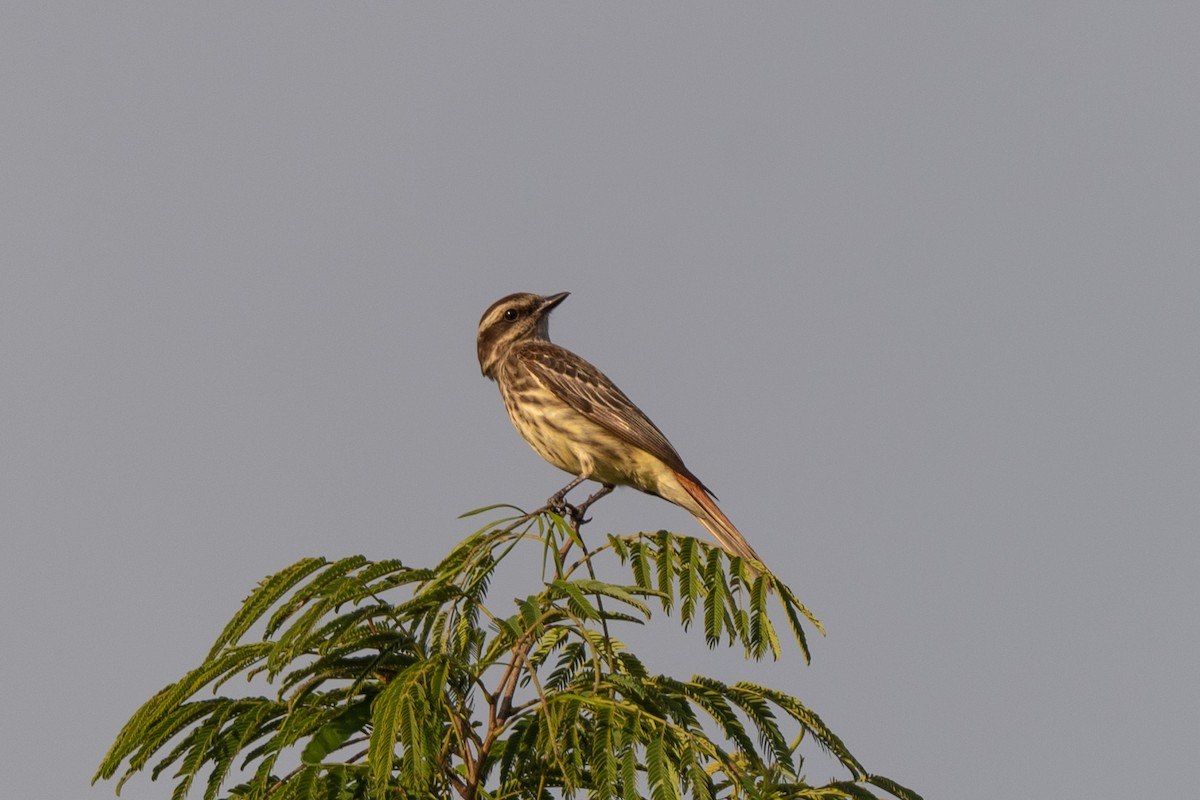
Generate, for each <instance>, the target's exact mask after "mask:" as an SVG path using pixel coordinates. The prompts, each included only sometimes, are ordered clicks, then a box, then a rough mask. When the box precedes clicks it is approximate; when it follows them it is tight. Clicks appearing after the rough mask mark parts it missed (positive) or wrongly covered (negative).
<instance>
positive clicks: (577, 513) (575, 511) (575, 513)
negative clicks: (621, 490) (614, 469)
mask: <svg viewBox="0 0 1200 800" xmlns="http://www.w3.org/2000/svg"><path fill="white" fill-rule="evenodd" d="M613 488H614V487H613V485H612V484H611V483H606V484H603V485H602V486H601V487H600V489H599V490H598V491H597V492H596V493H595V494H593V495H591V496H590V497H588V499H587V500H584V501H583V502H582V503H580V504H579V505H578V506H577V507H575V508H571V519H573V520H575V524H576V525H583V524H584V523H585V522H591V520H590V519H584V518H583V515H584V512H586V511H587V510H588V507H589V506H591V504H592V503H594V502H596V501H597V500H599V499H600V498H601V497H604V495H606V494H608V493H609V492H611V491H612V490H613Z"/></svg>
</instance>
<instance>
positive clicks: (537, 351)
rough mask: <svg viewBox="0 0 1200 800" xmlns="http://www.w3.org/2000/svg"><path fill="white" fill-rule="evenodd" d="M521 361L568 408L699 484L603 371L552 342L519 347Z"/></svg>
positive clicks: (648, 420) (652, 424) (644, 416)
mask: <svg viewBox="0 0 1200 800" xmlns="http://www.w3.org/2000/svg"><path fill="white" fill-rule="evenodd" d="M521 358H522V360H523V361H524V363H525V364H526V365H527V366H528V367H529V370H530V371H531V372H532V373H533V375H534V377H536V378H537V379H538V380H539V381H540V382H541V383H542V384H543V385H544V386H546V388H548V389H549V390H550V391H552V392H554V394H555V395H557V396H558V397H559V398H560V399H561V400H562V401H563V402H565V403H566V404H567V405H569V406H571V408H573V409H575V410H576V411H578V412H579V413H580V414H583V415H584V416H585V417H587V418H588V419H590V420H592V421H593V422H595V423H597V424H599V425H603V426H604V427H605V428H607V429H608V430H610V431H612V432H613V433H614V434H616V435H617V436H619V437H620V438H621V439H623V440H624V441H626V442H628V443H629V444H632V445H634V446H635V447H640V448H641V449H642V450H645V451H646V452H647V453H649V454H650V455H652V456H655V457H656V458H658V459H660V460H662V461H663V463H665V464H666V465H667V466H668V467H670V468H671V469H673V470H675V471H676V472H679V473H682V474H683V475H686V476H688V477H689V478H690V479H691V480H694V481H695V482H696V483H697V484H700V481H699V480H698V479H697V478H696V476H694V475H692V473H691V471H689V470H688V468H687V467H685V466H684V465H683V459H682V458H680V457H679V453H677V452H675V448H674V447H672V446H671V443H670V442H669V441H667V437H666V436H664V435H663V432H662V431H660V430H659V429H658V428H657V427H656V426H655V424H654V423H653V422H651V421H650V418H649V417H647V416H646V415H645V414H644V413H642V410H641V409H640V408H638V407H637V406H635V405H634V404H633V401H632V400H630V399H629V398H628V397H626V396H625V393H624V392H622V391H621V390H620V389H618V388H617V386H616V384H614V383H613V382H612V381H611V380H609V379H608V376H606V375H605V374H604V373H603V372H601V371H600V370H598V369H596V368H595V367H593V366H592V365H591V364H589V363H588V362H587V361H585V360H583V359H582V358H580V357H579V356H577V355H575V354H574V353H572V352H571V351H570V350H567V349H565V348H562V347H559V346H558V345H556V344H553V343H552V342H546V341H536V342H528V343H526V344H524V345H522V347H521ZM700 485H701V486H702V487H703V484H700ZM705 491H707V489H705Z"/></svg>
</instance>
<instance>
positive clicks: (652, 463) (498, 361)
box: [476, 292, 765, 575]
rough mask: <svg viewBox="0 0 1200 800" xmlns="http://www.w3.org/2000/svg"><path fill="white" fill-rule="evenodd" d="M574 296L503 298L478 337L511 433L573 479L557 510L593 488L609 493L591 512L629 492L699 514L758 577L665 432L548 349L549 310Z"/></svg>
mask: <svg viewBox="0 0 1200 800" xmlns="http://www.w3.org/2000/svg"><path fill="white" fill-rule="evenodd" d="M569 294H570V292H559V293H558V294H552V295H547V296H541V295H538V294H533V293H531V292H518V293H516V294H510V295H508V296H506V297H502V298H500V299H499V300H497V301H496V302H495V303H493V304H492V305H491V306H490V307H489V308H488V310H487V311H485V312H484V313H483V316H482V317H481V318H480V320H479V331H478V335H477V338H476V349H477V351H478V355H479V369H480V371H481V372H482V373H483V375H484V376H485V377H487V378H490V379H491V380H493V381H495V382H496V383H497V385H498V386H499V389H500V397H501V398H502V399H503V401H504V407H505V409H506V410H507V411H508V417H509V419H510V420H511V421H512V424H513V427H515V428H516V429H517V432H518V433H520V434H521V436H522V437H523V438H524V439H525V441H526V442H528V443H529V445H530V446H531V447H532V448H533V449H534V451H535V452H537V454H538V455H540V456H541V457H542V458H544V459H546V461H549V462H550V463H551V464H553V465H554V466H556V467H558V468H559V469H561V470H563V471H564V472H567V473H570V474H571V475H573V476H575V480H573V481H572V482H571V483H569V484H567V485H566V486H565V487H563V489H562V490H561V491H560V492H559V493H558V494H556V495H555V496H554V497H552V498H551V499H550V501H549V503H550V505H551V506H552V507H554V506H560V507H561V506H562V504H563V502H564V499H565V497H566V494H567V492H569V491H570V490H571V489H573V488H575V487H576V486H578V485H579V484H580V483H582V482H584V481H585V480H593V481H596V482H598V483H600V484H601V486H602V489H601V490H600V491H598V492H597V493H596V494H595V495H593V496H592V497H591V498H589V499H588V501H587V505H590V504H591V502H592V501H593V500H595V499H598V498H599V497H600V496H602V495H604V494H607V493H608V492H610V491H612V489H613V487H614V486H631V487H633V488H635V489H638V490H640V491H642V492H646V493H647V494H651V495H656V496H658V497H661V498H662V499H664V500H666V501H668V502H670V503H674V504H675V505H677V506H680V507H681V508H683V509H685V510H686V511H688V512H689V513H691V515H692V516H693V517H695V518H696V520H697V521H698V522H699V523H700V524H701V525H703V526H704V528H706V529H707V530H708V532H709V533H711V534H712V536H713V538H714V539H716V540H717V543H718V544H719V545H720V546H721V547H722V548H723V549H724V550H725V551H726V552H728V553H729V554H731V555H734V556H739V557H740V558H741V559H742V560H743V561H744V562H745V563H746V565H747V567H749V569H750V571H751V573H752V574H753V575H758V574H760V572H761V570H763V569H765V566H764V565H763V563H762V558H761V557H760V556H759V555H758V553H756V552H755V550H754V548H753V547H751V546H750V543H749V542H747V541H746V538H745V537H744V536H742V534H741V533H740V532H739V531H738V529H737V528H736V527H735V526H734V524H733V523H732V522H730V521H729V518H728V517H726V516H725V514H724V513H723V512H722V511H721V509H720V508H718V507H717V504H716V502H715V495H713V493H712V492H711V491H709V489H708V487H706V486H705V485H704V484H703V483H702V482H701V481H700V479H699V478H697V477H696V476H695V474H693V473H692V471H691V470H689V469H688V468H687V467H686V466H685V465H684V463H683V459H682V458H680V456H679V453H678V452H677V451H676V450H675V448H674V446H672V444H671V443H670V442H669V441H668V440H667V437H666V436H665V435H664V434H663V433H662V431H660V430H659V429H658V427H657V426H656V425H655V424H654V423H653V422H651V421H650V418H649V417H647V416H646V415H645V414H644V413H643V412H642V410H641V409H640V408H638V407H637V406H636V405H634V403H633V401H631V400H630V399H629V398H628V397H627V396H626V395H625V393H624V392H622V391H621V390H620V389H619V388H617V386H616V384H614V383H613V382H612V381H611V380H609V378H608V377H607V376H606V375H605V374H604V373H603V372H601V371H600V370H598V369H597V368H596V367H594V366H592V364H590V363H589V362H587V361H585V360H584V359H583V358H581V357H579V356H577V355H575V354H574V353H572V352H571V351H570V350H567V349H566V348H565V347H561V346H559V345H557V344H554V343H553V342H551V341H550V312H551V311H553V310H554V309H555V308H557V307H558V306H559V304H560V303H562V301H563V300H566V299H567V297H568V295H569ZM585 507H586V506H585Z"/></svg>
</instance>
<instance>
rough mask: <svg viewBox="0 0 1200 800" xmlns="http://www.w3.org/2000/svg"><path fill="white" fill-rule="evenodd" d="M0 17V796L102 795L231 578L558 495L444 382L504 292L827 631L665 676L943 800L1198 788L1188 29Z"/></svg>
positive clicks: (1196, 424) (627, 501)
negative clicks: (698, 489) (794, 713)
mask: <svg viewBox="0 0 1200 800" xmlns="http://www.w3.org/2000/svg"><path fill="white" fill-rule="evenodd" d="M0 16H2V22H0V92H2V93H3V94H2V99H3V122H2V123H0V148H2V149H0V219H2V223H0V224H2V225H3V234H2V236H0V368H2V369H3V390H2V393H0V403H2V404H3V408H2V416H0V436H2V437H3V440H2V450H0V469H2V473H0V492H2V497H0V503H2V505H0V509H2V513H3V516H2V525H3V531H4V533H3V548H4V550H3V552H4V557H3V559H2V560H0V592H2V594H0V600H2V603H3V605H2V608H3V612H2V614H3V616H2V619H3V630H2V637H3V648H2V650H3V655H2V656H0V670H2V673H0V674H2V678H3V681H2V685H3V690H2V691H3V698H2V703H3V709H4V720H5V724H4V725H3V726H2V727H0V743H2V748H0V752H2V753H3V759H4V763H5V764H6V766H7V769H6V770H5V774H6V777H5V783H6V788H5V792H6V794H8V795H10V796H12V797H45V798H66V797H90V798H101V797H108V796H111V794H110V793H111V791H112V785H111V784H102V785H99V786H97V787H96V788H89V787H88V781H89V780H90V778H91V775H92V773H93V771H94V769H95V766H96V764H97V762H98V761H99V759H100V758H101V756H102V755H103V753H104V752H105V750H106V749H107V747H108V745H109V744H110V743H111V741H112V738H113V736H114V735H115V734H116V732H117V730H118V729H119V727H120V726H121V724H122V723H123V722H124V721H125V720H126V719H127V718H128V716H129V715H130V714H131V713H132V712H133V711H134V709H136V708H137V706H138V705H139V704H140V703H141V702H142V701H144V700H145V699H147V698H148V697H149V696H150V695H151V694H152V693H154V692H155V691H157V690H158V689H159V688H160V687H161V686H162V685H164V684H166V683H167V682H169V681H171V680H173V679H175V678H177V677H178V676H179V675H181V674H182V673H183V672H184V671H185V670H186V669H188V668H190V667H192V666H194V665H195V664H197V663H198V661H199V659H200V658H201V657H202V656H203V654H204V652H205V651H206V649H207V648H208V646H209V644H210V643H211V641H212V639H213V638H214V637H215V635H216V634H217V632H218V631H219V630H220V627H221V626H222V624H223V623H224V622H225V621H226V620H227V619H228V618H229V617H230V616H231V615H232V613H233V612H234V610H235V609H236V608H237V606H238V603H239V601H240V600H241V598H242V597H244V596H245V594H246V593H247V592H248V591H249V590H250V588H251V587H252V586H253V585H254V583H255V582H256V581H257V580H258V579H259V578H261V577H262V576H263V575H265V574H267V573H270V572H273V571H275V570H277V569H279V568H281V567H283V566H285V565H287V564H289V563H291V562H293V561H294V560H296V559H298V558H300V557H301V556H305V555H316V554H321V555H326V556H330V557H337V556H343V555H347V554H352V553H364V554H366V555H368V556H369V557H372V558H384V557H393V556H397V557H401V558H403V559H404V560H406V561H407V562H410V563H413V564H428V563H431V562H433V561H434V560H436V559H437V558H438V557H439V556H440V555H441V554H443V553H444V552H445V551H446V550H447V548H448V547H449V546H450V544H451V543H452V542H453V541H455V540H456V539H458V538H460V537H461V536H463V535H465V534H467V533H468V532H469V531H470V530H472V529H473V527H474V525H475V523H476V520H463V521H460V520H458V519H456V516H457V515H458V514H459V513H460V512H463V511H466V510H468V509H471V508H475V507H478V506H481V505H485V504H487V503H492V502H512V503H517V504H520V505H523V506H526V507H533V506H536V505H538V504H540V502H541V501H542V500H544V499H545V497H546V496H548V495H549V494H550V493H551V492H553V491H554V490H555V489H557V488H558V487H559V486H561V485H562V483H564V482H565V479H566V476H565V475H563V474H562V473H559V472H557V471H556V470H554V469H553V468H552V467H550V466H548V465H546V464H544V463H543V462H542V461H541V460H540V459H538V458H537V457H536V455H534V454H533V453H532V451H530V450H529V449H528V448H527V447H526V446H525V445H524V443H522V442H521V440H520V439H519V437H518V436H517V435H516V433H515V432H514V431H513V430H512V429H511V427H510V425H509V423H508V421H507V419H506V417H505V415H504V412H503V410H502V407H501V403H500V400H499V397H498V395H497V393H496V389H495V387H494V386H492V385H491V384H490V383H488V382H487V381H485V380H484V379H482V378H481V377H480V375H479V372H478V366H477V364H476V361H475V354H474V336H475V326H476V324H477V321H478V319H479V316H480V314H481V313H482V312H483V310H484V309H485V308H486V307H487V306H488V305H489V304H490V303H491V302H492V301H494V300H495V299H497V298H498V297H500V296H502V295H504V294H507V293H509V292H513V291H520V290H528V291H535V292H540V293H550V292H557V291H563V290H569V291H571V292H572V297H571V298H570V299H569V300H568V301H567V302H566V303H564V304H563V305H562V306H561V307H560V308H559V309H558V311H556V312H555V316H554V321H553V324H552V327H551V332H552V335H553V336H554V338H555V339H556V340H557V341H559V342H560V343H563V344H565V345H567V346H568V347H570V348H572V349H574V350H575V351H576V352H579V353H580V354H581V355H583V356H584V357H586V358H588V359H590V360H592V361H593V362H594V363H596V364H598V365H599V366H600V367H601V368H602V369H603V370H605V371H606V372H607V373H608V374H609V375H610V376H611V377H612V378H613V379H614V380H616V381H617V383H618V384H620V385H621V386H622V388H624V389H625V390H626V392H627V393H628V394H630V395H631V396H632V397H633V398H634V400H635V401H636V402H637V403H638V404H639V405H640V406H641V407H642V408H643V409H644V410H646V412H647V413H648V414H649V415H650V416H651V417H652V418H653V419H654V420H655V421H656V422H657V423H658V424H659V426H660V427H662V428H663V429H664V430H665V431H666V433H667V434H668V435H669V436H670V437H671V439H672V440H673V441H674V443H675V444H676V446H677V447H678V449H679V450H680V451H681V452H682V454H683V456H684V458H685V459H686V460H687V462H688V465H689V466H690V467H691V468H692V469H693V470H694V471H695V472H697V473H698V474H699V475H700V476H701V477H702V478H703V479H704V480H705V482H706V483H709V484H710V485H711V486H712V487H713V488H714V490H715V491H716V492H717V493H718V494H719V495H720V497H721V500H722V505H723V508H724V509H725V511H726V512H727V513H728V514H729V515H730V516H731V517H732V518H733V519H734V520H735V522H737V524H738V525H739V527H740V528H741V529H742V531H743V532H744V533H745V534H746V535H747V537H748V538H749V539H750V540H751V541H753V542H754V544H755V546H756V547H757V549H758V550H759V551H760V552H761V553H762V554H763V555H764V557H765V558H766V559H767V560H768V561H769V562H770V563H771V564H772V565H773V567H774V568H775V570H776V571H777V572H779V573H780V574H782V575H784V576H786V577H787V579H788V580H789V582H790V583H791V584H792V585H793V586H794V587H795V588H796V590H797V592H798V593H799V595H800V597H801V598H802V599H803V600H805V601H806V602H807V603H808V604H809V605H810V606H811V607H812V608H813V609H814V610H815V612H816V613H817V614H818V615H819V616H820V617H821V618H822V619H823V621H824V622H825V624H826V626H827V628H828V631H829V635H828V637H826V638H823V639H817V640H815V641H814V642H813V647H814V662H813V664H812V665H811V666H810V667H804V666H803V665H802V664H801V663H800V660H799V658H798V657H796V656H795V655H794V654H789V655H788V656H787V657H785V659H784V660H783V661H781V662H780V663H778V664H774V665H762V666H753V667H746V666H744V665H743V664H742V663H741V662H740V659H739V658H737V657H736V655H735V656H732V657H730V656H728V655H726V654H717V655H710V654H709V653H708V651H707V650H706V649H705V648H704V647H703V645H702V644H696V643H695V642H694V641H693V640H692V638H688V639H684V638H682V637H678V636H674V634H670V633H667V632H668V631H672V630H673V629H674V623H672V622H670V621H665V620H658V619H656V620H655V622H656V625H654V626H651V629H650V630H649V631H647V632H646V635H645V636H644V638H643V639H642V640H641V642H642V644H641V645H640V646H642V647H643V648H644V647H647V646H648V647H652V648H653V647H655V645H656V643H665V642H670V643H671V644H670V646H669V647H668V646H658V647H657V648H655V650H654V653H655V655H654V657H653V658H652V659H651V666H652V667H653V668H654V669H658V670H662V671H666V672H672V673H675V674H679V675H682V676H687V675H690V674H692V673H693V672H698V671H703V672H710V673H714V674H719V675H722V676H725V677H730V678H736V677H746V678H750V679H753V680H759V681H761V682H764V683H769V684H771V685H774V686H778V687H779V688H783V689H786V690H788V691H790V692H793V693H795V694H797V695H798V696H800V697H801V698H802V699H803V700H804V701H805V702H807V703H808V704H809V705H810V706H811V707H812V708H814V709H815V710H817V711H818V713H820V714H821V715H822V716H823V717H824V719H825V720H826V722H827V723H829V725H830V726H831V727H832V728H833V729H834V730H835V731H836V732H837V733H838V734H840V735H841V736H842V738H843V739H844V740H845V741H846V743H847V744H848V745H849V746H850V748H851V749H852V750H853V751H854V752H855V754H856V755H858V757H859V758H860V759H861V760H862V761H863V762H864V763H865V764H866V765H867V767H868V768H869V769H871V770H873V771H875V772H879V773H882V774H884V775H888V776H890V777H892V778H894V779H896V780H898V781H900V782H901V783H904V784H907V785H909V786H911V787H913V788H914V789H916V790H917V791H919V792H921V793H923V794H924V795H925V797H926V798H929V799H930V800H933V799H935V798H962V797H971V798H1002V797H1012V796H1029V795H1034V794H1036V795H1037V796H1043V797H1055V798H1075V797H1078V798H1094V797H1119V796H1141V795H1145V794H1147V793H1150V794H1154V795H1156V796H1163V797H1185V796H1191V795H1193V794H1194V793H1195V769H1194V768H1195V763H1196V754H1197V750H1198V746H1200V713H1198V712H1200V693H1198V691H1197V681H1196V677H1195V674H1196V665H1197V662H1198V661H1200V645H1198V644H1197V636H1196V634H1197V623H1196V614H1197V611H1198V610H1200V603H1198V602H1197V600H1198V595H1200V592H1198V591H1197V587H1196V577H1195V573H1196V571H1197V567H1198V566H1200V545H1198V543H1197V531H1198V530H1200V491H1198V489H1200V420H1198V415H1197V412H1198V409H1200V366H1198V359H1197V350H1198V345H1200V322H1198V321H1197V305H1198V301H1200V257H1198V253H1200V107H1198V104H1197V98H1198V97H1200V47H1197V46H1196V32H1197V30H1200V12H1198V11H1197V10H1196V6H1195V5H1194V4H1190V3H1138V4H1132V3H1106V2H1086V3H1085V2H1063V3H1054V4H1047V3H1023V2H1017V3H969V4H964V3H918V4H896V3H889V4H855V3H849V4H848V3H820V4H816V3H811V4H808V3H806V4H761V5H748V4H736V5H735V4H708V3H687V4H633V3H620V4H605V5H603V6H601V5H599V4H592V5H582V4H556V3H539V4H528V3H526V4H513V3H505V4H487V5H475V4H407V3H406V4H388V5H382V4H370V5H344V4H338V5H336V6H334V5H327V6H324V7H319V8H318V7H313V6H308V5H305V4H282V3H279V4H256V5H253V6H251V7H246V6H243V5H241V4H225V3H222V4H216V3H205V4H191V5H188V6H180V5H174V4H172V5H162V4H153V3H78V2H76V3H69V2H68V3H55V4H45V3H10V4H7V5H6V6H5V8H4V11H3V12H2V14H0ZM595 518H596V521H595V522H594V523H593V526H592V529H593V530H595V531H596V532H597V533H600V532H603V531H607V530H613V531H618V532H632V531H637V530H654V529H657V528H660V527H667V528H671V529H673V530H678V531H681V532H686V533H693V534H697V535H702V534H703V531H702V530H700V528H699V526H698V525H696V523H695V522H694V521H693V520H691V518H690V517H689V516H688V515H687V514H686V513H684V512H682V511H679V510H678V509H675V508H673V507H671V506H669V505H668V504H666V503H663V502H661V501H659V500H656V499H654V498H649V497H643V496H640V495H638V494H637V493H635V492H632V491H628V490H626V491H624V492H620V493H618V494H617V495H615V496H613V497H610V498H608V499H606V500H605V501H604V502H603V503H602V504H601V505H598V506H597V507H596V508H595ZM500 601H502V598H497V602H500ZM693 638H694V637H693ZM234 688H236V687H234ZM810 766H811V769H810V777H811V778H813V779H814V780H818V779H824V778H826V777H829V775H832V774H835V773H833V772H832V771H831V768H830V767H829V766H828V764H827V763H825V762H822V761H821V760H820V759H814V760H813V761H812V762H811V765H810ZM169 791H170V785H169V783H165V782H160V783H157V784H154V783H151V782H149V780H148V779H146V778H144V777H139V778H137V779H135V780H134V782H133V783H132V784H130V785H129V786H128V787H127V788H126V790H125V792H124V793H123V796H124V797H128V798H134V800H142V799H143V798H162V797H167V796H169Z"/></svg>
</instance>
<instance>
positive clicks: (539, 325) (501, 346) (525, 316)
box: [475, 292, 570, 380]
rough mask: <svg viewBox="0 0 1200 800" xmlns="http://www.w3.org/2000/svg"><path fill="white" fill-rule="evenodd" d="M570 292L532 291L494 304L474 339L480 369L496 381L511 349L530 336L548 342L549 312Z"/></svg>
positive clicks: (513, 295)
mask: <svg viewBox="0 0 1200 800" xmlns="http://www.w3.org/2000/svg"><path fill="white" fill-rule="evenodd" d="M569 294H570V292H559V293H558V294H552V295H550V296H549V297H542V296H541V295H540V294H532V293H531V292H518V293H517V294H510V295H509V296H508V297H502V298H500V299H499V300H497V301H496V302H494V303H492V305H491V306H490V307H489V308H488V310H487V311H485V312H483V316H482V317H481V318H480V319H479V334H478V335H477V337H476V339H475V347H476V350H477V351H478V353H479V369H480V371H482V372H483V374H484V375H486V376H487V377H489V378H491V379H492V380H495V379H496V371H497V370H498V369H499V367H500V362H501V361H503V360H504V357H505V355H506V354H507V353H508V348H510V347H512V346H513V345H514V344H516V343H517V342H521V341H526V340H529V339H543V340H546V341H549V340H550V312H551V311H553V310H554V308H555V306H557V305H558V304H559V303H561V302H562V301H563V300H566V299H567V295H569Z"/></svg>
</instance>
